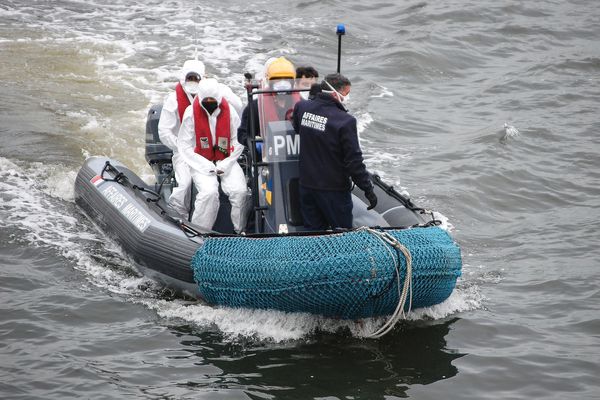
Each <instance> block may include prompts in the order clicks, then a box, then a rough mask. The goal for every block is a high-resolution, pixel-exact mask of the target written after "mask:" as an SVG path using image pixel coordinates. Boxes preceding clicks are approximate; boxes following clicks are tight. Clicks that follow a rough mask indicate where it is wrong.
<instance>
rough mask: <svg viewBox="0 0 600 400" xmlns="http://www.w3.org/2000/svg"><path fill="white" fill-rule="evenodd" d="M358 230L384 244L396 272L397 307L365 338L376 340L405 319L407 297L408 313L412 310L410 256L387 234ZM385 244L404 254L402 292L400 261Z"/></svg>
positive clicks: (407, 251)
mask: <svg viewBox="0 0 600 400" xmlns="http://www.w3.org/2000/svg"><path fill="white" fill-rule="evenodd" d="M359 230H365V231H367V232H369V233H370V234H372V235H374V236H375V237H376V238H378V239H379V240H380V241H381V242H382V243H383V244H384V246H385V248H386V250H387V251H388V253H390V256H391V257H392V260H394V269H395V271H396V279H397V280H398V305H397V306H396V309H395V310H394V312H393V313H392V315H391V316H390V318H389V319H388V320H387V321H386V322H385V323H384V324H383V325H382V326H381V327H380V328H379V329H377V330H376V331H375V332H372V333H370V334H368V335H366V336H365V337H368V338H373V339H377V338H380V337H382V336H384V335H386V334H387V333H389V332H390V331H391V330H392V329H393V328H394V326H395V325H396V323H397V322H398V321H399V320H400V319H401V318H406V314H405V313H404V305H405V304H406V299H407V297H409V299H410V300H409V303H408V311H409V312H410V309H411V308H412V256H411V254H410V251H409V250H408V249H407V248H406V246H404V245H403V244H402V243H400V242H399V241H398V240H397V239H396V238H395V237H393V236H392V235H390V234H389V233H387V232H381V231H376V230H374V229H371V228H367V227H363V228H359ZM386 243H387V244H389V245H390V246H392V247H394V248H396V249H398V250H399V251H400V252H401V253H402V254H404V257H405V259H406V277H405V278H404V285H403V287H402V290H400V279H401V278H400V266H399V261H400V260H399V259H396V257H394V253H392V251H391V249H390V247H389V246H387V245H386Z"/></svg>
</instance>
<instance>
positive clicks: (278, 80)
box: [265, 57, 296, 107]
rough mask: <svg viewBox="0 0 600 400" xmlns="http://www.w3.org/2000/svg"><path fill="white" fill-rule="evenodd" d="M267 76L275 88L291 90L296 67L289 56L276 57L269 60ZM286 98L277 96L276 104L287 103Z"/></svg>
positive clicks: (266, 69)
mask: <svg viewBox="0 0 600 400" xmlns="http://www.w3.org/2000/svg"><path fill="white" fill-rule="evenodd" d="M265 78H266V79H267V82H268V84H269V86H270V87H271V89H273V90H290V89H292V80H293V79H295V78H296V69H295V68H294V64H292V62H291V61H289V60H288V59H287V58H285V57H279V58H275V59H272V60H269V61H267V63H266V65H265ZM285 100H286V97H285V96H275V104H276V105H278V106H279V107H283V106H284V105H285Z"/></svg>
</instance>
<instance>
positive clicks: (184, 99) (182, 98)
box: [175, 83, 190, 122]
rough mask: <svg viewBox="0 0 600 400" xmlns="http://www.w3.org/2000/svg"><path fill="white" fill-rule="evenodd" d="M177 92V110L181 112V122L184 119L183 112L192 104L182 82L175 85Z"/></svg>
mask: <svg viewBox="0 0 600 400" xmlns="http://www.w3.org/2000/svg"><path fill="white" fill-rule="evenodd" d="M175 94H176V95H177V111H178V113H179V122H181V121H182V120H183V113H184V112H185V109H186V108H188V106H189V105H190V99H189V97H188V96H187V93H186V92H185V90H183V86H181V83H178V84H177V86H175Z"/></svg>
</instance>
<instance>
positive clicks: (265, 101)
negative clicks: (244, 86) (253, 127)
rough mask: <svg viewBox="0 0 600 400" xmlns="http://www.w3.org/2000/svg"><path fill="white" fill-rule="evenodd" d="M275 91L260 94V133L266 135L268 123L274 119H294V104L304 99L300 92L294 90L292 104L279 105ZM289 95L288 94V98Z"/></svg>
mask: <svg viewBox="0 0 600 400" xmlns="http://www.w3.org/2000/svg"><path fill="white" fill-rule="evenodd" d="M275 96H276V94H274V93H263V94H261V95H259V96H258V110H259V115H260V117H259V119H260V134H261V136H262V135H264V132H266V128H267V124H268V123H269V122H273V121H285V120H291V119H292V111H294V105H296V103H297V102H299V101H300V100H302V97H301V96H300V94H299V93H298V92H292V93H291V98H292V104H286V107H283V108H281V107H279V106H278V105H276V104H275V98H276V97H275ZM288 98H289V97H287V96H286V100H287V99H288Z"/></svg>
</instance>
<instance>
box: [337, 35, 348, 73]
mask: <svg viewBox="0 0 600 400" xmlns="http://www.w3.org/2000/svg"><path fill="white" fill-rule="evenodd" d="M335 33H336V34H337V35H338V58H337V72H338V74H339V73H340V63H341V60H342V36H344V35H345V34H346V27H345V26H344V24H338V26H337V28H336V30H335Z"/></svg>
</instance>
